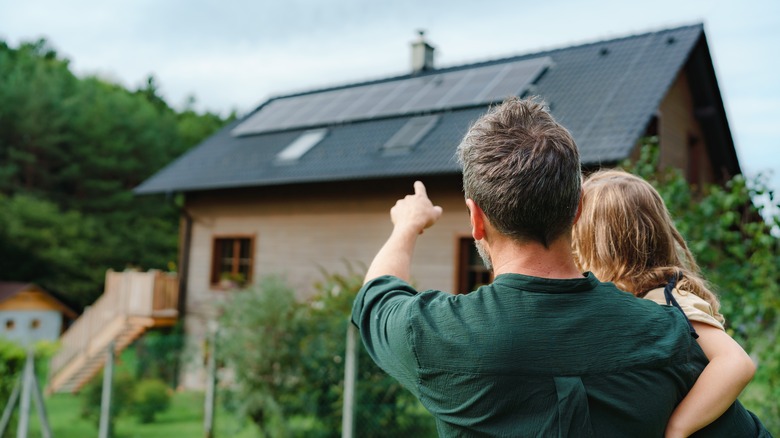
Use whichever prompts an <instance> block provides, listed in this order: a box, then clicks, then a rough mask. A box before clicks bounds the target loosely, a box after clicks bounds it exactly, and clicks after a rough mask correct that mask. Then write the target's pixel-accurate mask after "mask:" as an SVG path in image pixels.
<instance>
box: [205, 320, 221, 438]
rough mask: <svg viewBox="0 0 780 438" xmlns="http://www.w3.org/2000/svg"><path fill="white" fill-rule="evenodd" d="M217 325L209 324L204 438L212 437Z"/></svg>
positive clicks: (214, 405)
mask: <svg viewBox="0 0 780 438" xmlns="http://www.w3.org/2000/svg"><path fill="white" fill-rule="evenodd" d="M217 331H218V327H217V323H216V322H214V321H212V322H210V323H209V343H208V346H207V347H208V349H209V351H208V364H207V370H206V371H207V373H208V381H207V382H206V400H205V406H204V408H205V411H206V412H205V414H204V416H203V431H204V435H205V436H206V438H213V437H214V409H215V407H216V401H217Z"/></svg>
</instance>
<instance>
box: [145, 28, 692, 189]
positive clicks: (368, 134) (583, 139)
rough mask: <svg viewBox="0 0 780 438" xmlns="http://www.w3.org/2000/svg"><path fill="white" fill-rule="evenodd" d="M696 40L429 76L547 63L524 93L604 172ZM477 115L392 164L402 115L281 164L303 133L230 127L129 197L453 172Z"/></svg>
mask: <svg viewBox="0 0 780 438" xmlns="http://www.w3.org/2000/svg"><path fill="white" fill-rule="evenodd" d="M702 37H703V26H702V25H693V26H686V27H680V28H675V29H669V30H663V31H659V32H653V33H647V34H643V35H636V36H630V37H626V38H621V39H615V40H609V41H602V42H597V43H591V44H586V45H581V46H575V47H568V48H563V49H558V50H551V51H545V52H540V53H534V54H528V55H523V56H516V57H512V58H506V59H501V60H495V61H490V62H483V63H479V64H472V65H465V66H459V67H452V68H449V69H446V70H437V71H435V72H433V74H435V73H441V72H442V71H454V70H461V69H469V68H475V67H481V66H486V65H490V64H500V63H506V62H514V61H518V60H522V59H532V58H538V57H544V56H547V57H550V58H551V59H552V62H553V65H552V67H550V68H549V69H548V70H547V71H546V72H545V73H544V74H542V76H541V77H540V78H539V79H538V80H537V81H536V83H535V84H534V85H533V86H532V88H531V89H530V90H528V93H527V94H536V95H539V96H541V97H543V98H544V99H545V100H546V101H547V102H548V104H549V105H550V107H551V111H552V113H553V115H554V116H555V117H556V118H557V119H558V120H559V121H560V122H561V123H562V124H563V125H564V126H566V127H567V128H569V130H570V131H571V132H572V134H573V135H574V138H575V140H576V141H577V144H578V146H579V148H580V153H581V156H582V161H583V163H584V164H596V163H602V162H603V163H613V162H616V161H618V160H621V159H624V158H627V157H628V155H629V154H630V152H631V150H632V149H633V147H634V146H635V144H636V141H637V140H638V139H639V137H640V136H641V135H642V134H643V133H644V131H645V129H646V126H647V124H648V122H649V121H650V119H651V118H652V116H653V115H654V114H655V112H656V110H657V108H658V106H659V105H660V102H661V100H662V99H663V98H664V96H665V95H666V92H667V91H668V89H669V87H670V86H671V85H672V83H673V81H674V80H675V78H676V77H677V75H678V74H679V72H680V71H681V69H682V68H683V66H684V65H685V62H686V61H687V60H688V57H689V56H690V54H691V51H692V50H693V48H694V47H695V45H696V43H697V42H698V41H699V39H700V38H702ZM411 77H412V76H401V77H395V78H388V79H386V80H385V81H394V80H404V79H409V78H411ZM376 82H381V81H376ZM358 85H361V84H353V85H348V86H343V87H334V88H330V89H328V90H332V89H335V88H349V87H355V86H358ZM323 91H326V90H318V91H313V92H311V93H317V92H323ZM280 98H284V96H282V97H280ZM261 108H262V105H261V107H260V108H259V109H261ZM486 109H487V107H486V106H479V107H473V108H466V109H457V110H448V111H445V112H442V113H441V114H440V119H439V121H438V123H437V124H436V126H435V127H434V128H433V130H432V131H431V132H430V133H428V134H427V135H426V136H425V138H423V139H422V141H421V142H420V143H419V144H418V145H416V146H415V147H414V149H413V150H412V151H411V152H409V153H406V154H400V155H392V156H387V155H386V154H383V153H382V145H384V143H385V142H387V140H388V139H390V137H392V136H393V134H395V133H396V132H397V131H398V130H399V129H401V127H402V126H404V124H405V123H406V122H407V121H408V120H409V119H410V117H411V116H410V115H404V116H397V117H388V118H383V119H373V120H366V121H358V122H355V121H353V122H344V123H340V124H337V125H332V126H329V127H328V128H329V132H328V135H327V136H326V137H325V139H324V140H322V142H320V143H319V144H317V145H316V146H314V148H312V149H311V150H310V151H309V152H307V153H306V154H304V155H303V156H302V157H301V158H300V159H299V160H298V161H297V162H294V163H290V164H278V163H275V157H276V154H277V153H279V152H280V151H281V150H283V149H284V148H285V147H286V146H287V145H289V144H290V143H291V142H292V141H293V140H294V139H296V138H297V137H298V136H300V135H301V133H303V132H305V131H306V129H307V128H303V129H294V130H288V131H279V132H271V133H264V134H258V135H250V136H240V137H238V136H233V135H231V131H232V130H233V128H235V127H236V126H237V125H238V124H240V123H241V121H237V122H235V123H233V124H231V125H230V126H227V127H225V128H223V129H222V130H221V131H220V132H218V133H217V134H215V135H214V136H212V137H211V138H209V139H208V140H206V141H204V142H203V143H201V144H200V145H198V146H197V147H195V148H194V149H192V150H191V151H189V152H188V153H186V154H185V155H183V156H182V157H180V158H179V159H177V160H176V161H174V162H173V163H171V164H170V165H169V166H167V167H166V168H164V169H163V170H161V171H160V172H158V173H157V174H156V175H154V176H153V177H151V178H150V179H148V180H147V181H145V182H144V183H143V184H141V185H140V186H139V187H138V188H137V189H136V192H137V193H160V192H177V191H185V192H186V191H195V190H208V189H218V188H230V187H247V186H263V185H278V184H290V183H304V182H318V181H336V180H354V179H371V178H382V177H400V176H425V175H434V174H445V173H450V174H451V173H458V172H460V170H459V167H458V165H457V162H456V161H455V159H454V152H455V148H456V147H457V145H458V143H459V142H460V139H461V138H462V136H463V134H464V133H465V132H466V130H467V129H468V127H469V125H470V124H471V122H473V121H474V120H476V119H477V118H478V117H479V116H480V115H481V114H483V113H484V112H485V111H486Z"/></svg>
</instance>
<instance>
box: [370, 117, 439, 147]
mask: <svg viewBox="0 0 780 438" xmlns="http://www.w3.org/2000/svg"><path fill="white" fill-rule="evenodd" d="M438 121H439V116H436V115H434V116H420V117H414V118H411V119H409V121H408V122H406V124H405V125H404V126H403V127H402V128H401V129H400V130H399V131H398V132H396V133H395V134H394V135H393V136H392V137H390V140H388V141H387V143H385V144H384V146H382V151H383V153H384V154H385V155H396V154H403V153H406V152H409V151H411V150H412V148H413V147H414V146H416V145H417V143H419V142H420V140H422V139H423V138H425V136H426V135H427V134H428V133H429V132H431V130H432V129H433V128H434V127H435V126H436V123H437V122H438Z"/></svg>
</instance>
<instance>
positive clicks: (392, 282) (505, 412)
mask: <svg viewBox="0 0 780 438" xmlns="http://www.w3.org/2000/svg"><path fill="white" fill-rule="evenodd" d="M352 321H353V323H354V324H355V325H356V326H357V327H358V329H359V330H360V333H361V337H362V338H363V343H364V345H365V346H366V348H367V350H368V352H369V354H370V355H371V357H372V358H373V359H374V361H376V363H377V364H378V365H379V366H380V367H382V368H383V369H384V370H385V371H386V372H387V373H388V374H390V375H391V376H393V377H394V378H396V379H398V381H399V382H401V384H402V385H403V386H404V387H406V388H407V389H408V390H410V391H411V392H412V393H414V395H415V396H417V397H418V398H419V399H420V401H421V402H422V404H423V405H424V406H425V407H426V409H428V410H429V411H430V412H431V413H432V414H433V415H434V417H435V418H436V422H437V427H438V430H439V435H440V436H469V437H471V436H490V437H518V436H539V437H590V436H593V437H609V436H635V437H638V436H648V437H661V436H663V432H664V429H665V426H666V422H667V420H668V418H669V416H670V415H671V413H672V411H673V410H674V408H675V406H676V405H677V403H678V402H679V401H680V400H681V399H682V398H683V396H684V395H685V394H686V393H687V392H688V390H689V389H690V387H691V386H692V385H693V383H694V382H695V380H696V378H697V377H698V375H699V373H700V372H701V370H702V368H703V367H704V364H705V363H706V358H705V357H704V354H703V353H702V351H701V349H700V348H699V347H698V345H697V344H696V342H695V340H693V338H692V337H691V336H690V334H689V332H688V326H687V324H686V321H685V319H684V317H683V316H682V314H681V313H680V312H679V311H677V310H676V309H674V308H671V307H668V306H659V305H658V304H656V303H653V302H650V301H648V300H640V299H636V298H635V297H634V296H632V295H630V294H628V293H626V292H622V291H620V290H618V289H617V288H615V287H614V285H612V284H611V283H601V282H600V281H598V279H596V278H595V276H593V275H592V274H590V273H587V274H586V275H585V276H583V277H582V278H577V279H567V280H551V279H543V278H536V277H529V276H524V275H519V274H504V275H499V276H498V277H496V279H495V281H494V282H493V283H492V284H490V285H487V286H483V287H481V288H479V289H477V290H476V291H474V292H472V293H470V294H467V295H452V294H448V293H444V292H440V291H426V292H422V293H418V292H417V291H416V290H415V289H414V288H413V287H412V286H410V285H409V284H408V283H406V282H404V281H402V280H400V279H398V278H396V277H391V276H384V277H379V278H377V279H374V280H372V281H370V282H368V283H367V284H366V285H364V286H363V288H362V289H361V290H360V292H359V293H358V295H357V297H356V299H355V303H354V306H353V309H352ZM724 417H725V418H724ZM758 426H760V422H757V420H755V419H754V417H753V416H752V415H751V414H750V413H748V412H747V411H746V410H745V409H744V408H742V406H741V405H739V404H738V403H736V404H735V405H734V406H732V408H731V409H730V410H729V411H728V412H727V413H726V414H724V416H723V417H721V419H720V420H718V421H717V422H716V423H713V424H712V425H710V426H709V427H708V428H707V429H705V430H703V431H700V432H701V433H702V434H703V435H707V434H708V433H709V434H710V435H712V436H734V437H737V436H759V429H758Z"/></svg>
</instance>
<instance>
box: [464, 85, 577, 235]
mask: <svg viewBox="0 0 780 438" xmlns="http://www.w3.org/2000/svg"><path fill="white" fill-rule="evenodd" d="M458 161H459V162H460V165H461V167H462V168H463V190H464V192H465V195H466V198H470V199H472V200H473V201H474V202H475V203H476V204H477V205H478V206H479V207H480V208H481V209H482V211H484V212H485V215H486V216H487V218H488V220H489V221H490V223H491V224H492V225H493V226H494V227H495V228H496V230H497V231H498V232H500V233H502V234H504V235H506V236H509V237H511V238H513V239H516V240H518V241H527V240H531V241H537V242H539V243H541V244H543V245H544V246H545V247H547V246H549V245H550V243H552V242H553V241H554V240H556V239H557V238H558V237H560V236H561V235H563V234H564V233H569V232H570V230H571V226H572V223H573V222H574V217H575V215H576V214H577V206H578V204H579V199H580V192H581V184H582V175H581V169H580V156H579V152H578V151H577V145H576V144H575V142H574V139H573V138H572V136H571V134H570V133H569V131H568V130H567V129H566V128H564V127H563V126H561V125H560V124H559V123H558V122H556V121H555V119H553V117H552V115H550V113H549V112H548V111H547V109H546V108H545V105H544V102H542V101H541V100H538V99H536V98H530V99H519V98H516V97H513V98H509V99H507V100H506V101H504V102H503V103H502V104H501V105H499V106H497V107H494V108H492V109H491V110H490V111H488V113H487V114H485V115H483V116H482V117H480V118H479V119H478V120H477V121H476V122H475V123H474V124H473V125H472V126H471V128H470V129H469V130H468V132H467V133H466V135H465V137H464V138H463V141H462V142H461V143H460V145H459V146H458Z"/></svg>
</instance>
